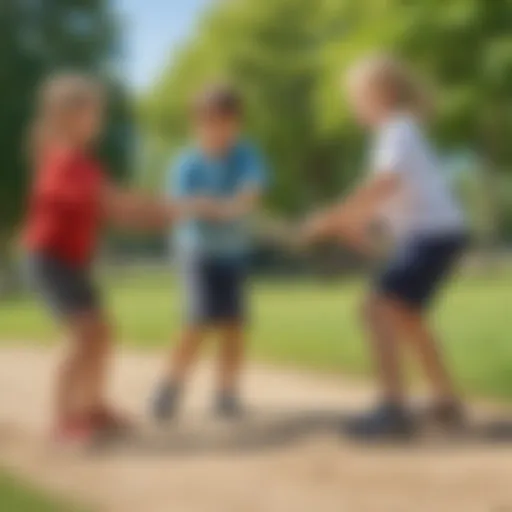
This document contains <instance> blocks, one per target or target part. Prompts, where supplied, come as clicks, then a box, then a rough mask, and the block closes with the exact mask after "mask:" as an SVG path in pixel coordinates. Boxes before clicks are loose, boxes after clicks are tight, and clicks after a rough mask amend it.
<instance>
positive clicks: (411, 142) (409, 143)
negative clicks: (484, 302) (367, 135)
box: [372, 115, 464, 240]
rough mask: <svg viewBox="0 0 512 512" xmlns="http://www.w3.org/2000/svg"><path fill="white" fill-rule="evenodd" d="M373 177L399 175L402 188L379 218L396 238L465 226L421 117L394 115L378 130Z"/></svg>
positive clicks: (453, 231)
mask: <svg viewBox="0 0 512 512" xmlns="http://www.w3.org/2000/svg"><path fill="white" fill-rule="evenodd" d="M372 168H373V173H374V175H378V174H382V173H388V172H392V173H398V174H399V175H400V178H401V184H400V187H399V191H398V192H396V193H395V195H393V196H392V197H391V198H389V199H388V200H387V202H386V204H385V205H383V209H382V211H381V212H380V213H381V216H380V218H381V219H382V220H383V221H384V222H385V223H386V225H387V227H389V228H390V229H391V232H392V234H393V236H394V237H395V238H396V239H397V240H403V239H404V238H409V237H411V236H417V235H419V236H422V235H434V236H436V235H444V234H450V233H454V234H455V233H460V232H461V231H463V230H464V217H463V214H462V210H461V209H460V208H459V207H458V205H457V203H456V201H455V199H454V198H453V196H452V193H451V191H450V187H449V184H448V182H447V180H446V178H445V176H443V174H442V169H441V166H440V165H439V162H438V159H437V157H436V155H435V154H434V152H433V151H432V149H431V148H430V146H429V144H428V141H427V140H426V138H425V136H424V134H423V132H422V129H421V127H420V125H419V124H418V122H417V120H416V119H415V118H414V117H413V116H411V115H400V116H394V117H393V118H391V119H390V120H388V121H387V122H386V123H385V124H384V125H383V126H382V127H381V128H380V130H379V132H378V133H377V137H376V141H375V147H374V148H373V162H372Z"/></svg>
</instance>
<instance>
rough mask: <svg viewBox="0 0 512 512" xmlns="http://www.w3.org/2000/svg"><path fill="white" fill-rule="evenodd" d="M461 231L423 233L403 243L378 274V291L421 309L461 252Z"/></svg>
mask: <svg viewBox="0 0 512 512" xmlns="http://www.w3.org/2000/svg"><path fill="white" fill-rule="evenodd" d="M466 244H467V237H466V235H463V234H451V235H437V236H433V235H432V236H422V237H416V238H414V239H412V240H411V241H410V242H409V243H407V244H405V246H404V247H402V248H401V249H400V250H399V251H398V252H397V254H396V255H395V256H394V257H393V258H392V259H391V261H390V262H389V263H388V264H387V266H386V267H385V268H384V270H383V272H382V273H381V274H380V275H379V276H378V277H377V282H376V289H377V292H378V293H380V294H383V295H386V296H389V297H393V298H395V299H397V300H399V301H401V302H404V303H406V304H407V305H411V306H414V307H419V308H423V307H425V306H426V305H427V304H428V303H429V301H430V300H431V299H432V298H433V297H434V295H435V293H436V292H437V290H438V289H439V287H440V286H441V285H442V284H443V282H444V281H445V280H446V279H447V278H448V277H449V274H450V272H451V270H452V269H453V267H454V265H455V264H456V263H457V261H458V259H459V257H460V256H461V255H462V253H463V251H464V248H465V247H466Z"/></svg>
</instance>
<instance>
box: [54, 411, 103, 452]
mask: <svg viewBox="0 0 512 512" xmlns="http://www.w3.org/2000/svg"><path fill="white" fill-rule="evenodd" d="M53 440H54V442H55V443H56V444H57V445H59V446H61V447H65V448H72V449H87V448H90V447H92V446H93V445H94V444H95V443H96V441H97V440H98V430H97V428H96V427H95V425H94V424H93V423H92V422H91V421H90V419H89V418H73V419H68V420H63V421H61V422H60V423H59V424H58V425H57V426H56V427H55V429H54V432H53Z"/></svg>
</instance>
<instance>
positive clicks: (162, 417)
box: [151, 382, 181, 422]
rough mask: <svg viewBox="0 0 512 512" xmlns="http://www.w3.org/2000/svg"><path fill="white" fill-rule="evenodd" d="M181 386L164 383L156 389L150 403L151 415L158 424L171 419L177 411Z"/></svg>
mask: <svg viewBox="0 0 512 512" xmlns="http://www.w3.org/2000/svg"><path fill="white" fill-rule="evenodd" d="M180 398H181V386H179V385H178V384H173V383H169V382H165V383H163V384H161V385H160V386H159V387H158V388H157V389H156V392H155V394H154V396H153V399H152V401H151V415H152V416H153V418H154V419H155V420H156V421H158V422H164V421H168V420H170V419H172V418H173V417H174V416H175V414H176V411H177V409H178V405H179V401H180Z"/></svg>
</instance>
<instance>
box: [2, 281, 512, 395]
mask: <svg viewBox="0 0 512 512" xmlns="http://www.w3.org/2000/svg"><path fill="white" fill-rule="evenodd" d="M105 284H106V288H107V289H108V290H109V297H108V301H109V303H110V305H111V309H112V311H113V314H114V316H115V318H116V322H117V325H118V327H119V338H120V341H121V342H123V343H126V344H130V345H134V346H137V347H164V346H166V344H167V343H168V342H169V340H170V339H171V336H172V335H173V334H175V333H176V332H177V330H178V328H179V324H180V301H179V296H178V291H177V287H176V286H175V285H174V283H173V280H172V277H171V276H170V275H169V276H168V275H165V274H153V275H142V274H140V275H138V276H137V275H132V276H131V277H129V278H128V277H125V278H123V279H120V278H117V279H113V278H110V279H108V280H107V282H106V283H105ZM362 295H363V287H362V286H361V285H360V284H359V283H356V282H352V283H343V282H339V281H338V282H336V281H334V282H324V283H318V282H294V283H282V282H281V283H278V282H275V281H274V282H258V283H256V284H255V285H254V294H253V305H254V308H253V309H254V311H253V314H252V333H251V340H252V344H251V347H252V353H253V355H254V356H255V357H257V358H259V359H264V360H270V361H272V362H277V363H286V364H295V365H299V366H302V367H307V368H311V369H318V370H322V371H329V372H341V371H343V372H353V373H364V372H368V371H369V368H370V363H369V358H368V354H367V352H366V346H365V344H364V342H363V337H362V333H361V329H360V326H359V318H358V309H359V302H360V300H361V298H362ZM435 322H436V324H437V326H438V330H439V332H440V333H442V335H443V338H444V340H445V341H444V346H445V347H446V350H447V353H448V357H449V359H450V362H451V365H452V367H453V368H454V371H455V372H456V375H457V377H458V379H459V381H460V383H461V385H462V387H463V388H464V389H465V390H466V391H470V392H477V393H479V394H488V395H493V396H500V397H507V398H509V399H512V275H507V276H500V277H498V276H496V277H494V278H491V277H487V278H482V277H472V278H465V279H460V280H458V281H457V282H456V283H455V284H454V285H453V286H452V287H451V288H450V289H449V291H448V293H447V294H446V296H445V297H444V299H443V301H442V302H441V303H440V304H439V305H438V308H437V312H436V316H435ZM0 325H1V326H2V338H3V339H4V341H5V342H10V343H12V342H16V341H20V342H33V343H34V342H36V343H48V342H51V341H52V340H54V339H56V337H57V336H56V332H55V328H54V326H52V323H51V322H50V321H49V320H48V318H47V317H46V315H45V313H44V312H43V311H41V310H40V309H39V307H38V306H37V305H36V304H34V303H33V302H32V301H29V300H19V301H16V302H12V303H6V304H3V305H2V307H1V308H0Z"/></svg>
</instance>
